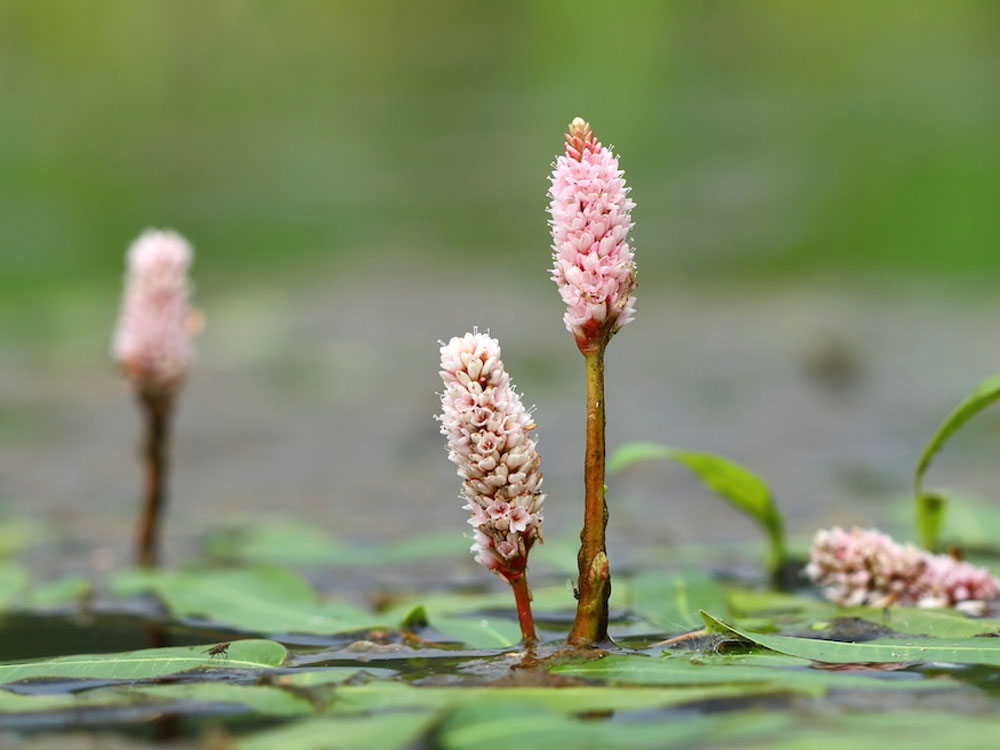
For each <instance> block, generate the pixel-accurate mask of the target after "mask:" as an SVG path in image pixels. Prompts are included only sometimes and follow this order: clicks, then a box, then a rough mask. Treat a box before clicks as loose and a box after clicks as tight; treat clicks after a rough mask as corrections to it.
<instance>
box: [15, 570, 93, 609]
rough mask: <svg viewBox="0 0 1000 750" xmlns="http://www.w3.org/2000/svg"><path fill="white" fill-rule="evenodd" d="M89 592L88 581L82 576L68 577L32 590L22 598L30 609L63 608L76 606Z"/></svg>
mask: <svg viewBox="0 0 1000 750" xmlns="http://www.w3.org/2000/svg"><path fill="white" fill-rule="evenodd" d="M90 591H91V586H90V580H89V579H87V578H86V577H84V576H69V577H67V578H61V579H59V580H58V581H51V582H50V583H44V584H42V585H40V586H35V587H34V588H32V589H31V590H30V591H29V592H28V594H27V596H26V597H25V598H24V603H25V605H27V606H28V607H31V608H41V609H44V608H46V607H64V606H67V605H71V604H76V603H78V602H79V601H80V600H82V599H84V598H85V597H86V596H87V595H88V594H89V593H90Z"/></svg>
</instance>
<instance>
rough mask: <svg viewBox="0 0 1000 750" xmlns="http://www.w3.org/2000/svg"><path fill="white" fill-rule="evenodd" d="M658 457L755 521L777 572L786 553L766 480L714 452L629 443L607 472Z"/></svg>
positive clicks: (770, 567) (613, 456)
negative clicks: (685, 471)
mask: <svg viewBox="0 0 1000 750" xmlns="http://www.w3.org/2000/svg"><path fill="white" fill-rule="evenodd" d="M658 458H669V459H671V460H673V461H677V462H678V463H680V464H683V465H684V466H686V467H687V468H688V469H690V470H691V472H692V473H694V474H695V476H697V477H698V478H699V479H701V480H702V481H703V482H704V483H705V485H706V486H707V487H708V488H709V489H710V490H712V491H713V492H715V493H716V494H717V495H719V496H720V497H722V498H723V499H725V500H728V501H729V502H730V503H731V504H732V505H733V506H734V507H736V508H737V509H739V510H741V511H742V512H743V513H745V514H746V515H748V516H749V517H750V518H752V519H753V520H754V521H756V522H757V524H758V525H760V527H761V528H762V529H763V530H764V532H765V534H766V535H767V539H768V543H769V545H770V551H769V555H768V563H767V565H768V570H769V571H770V572H771V573H776V572H777V571H778V570H779V569H780V568H781V567H782V565H784V563H785V560H786V557H787V554H786V546H785V531H784V523H783V521H782V518H781V513H780V512H779V511H778V508H777V506H776V505H775V503H774V500H773V498H772V497H771V490H770V488H769V487H768V486H767V484H766V483H765V482H764V480H763V479H761V478H760V477H759V476H757V475H756V474H754V473H753V472H752V471H750V470H749V469H747V468H746V467H744V466H741V465H739V464H737V463H734V462H732V461H730V460H728V459H725V458H722V457H721V456H716V455H713V454H711V453H692V452H689V451H682V450H678V449H677V448H672V447H670V446H668V445H660V444H659V443H626V444H625V445H623V446H621V447H619V448H618V449H617V450H616V451H615V452H614V453H612V454H611V457H610V458H609V459H608V473H614V472H617V471H621V470H622V469H624V468H626V467H627V466H631V465H633V464H635V463H638V462H640V461H648V460H651V459H658Z"/></svg>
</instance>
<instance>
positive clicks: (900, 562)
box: [806, 527, 1000, 611]
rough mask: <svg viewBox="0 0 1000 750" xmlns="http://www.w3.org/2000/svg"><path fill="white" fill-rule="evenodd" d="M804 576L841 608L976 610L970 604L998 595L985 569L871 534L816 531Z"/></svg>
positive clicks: (994, 581)
mask: <svg viewBox="0 0 1000 750" xmlns="http://www.w3.org/2000/svg"><path fill="white" fill-rule="evenodd" d="M806 573H807V574H808V575H809V577H810V578H811V579H812V580H813V581H814V582H815V583H817V584H818V585H820V586H823V587H824V590H825V593H826V596H827V598H829V599H831V600H833V601H834V602H836V603H837V604H840V605H842V606H845V607H857V606H862V605H866V606H871V607H881V606H886V605H889V604H901V605H904V606H918V607H936V608H944V607H958V608H960V609H968V610H970V611H977V610H978V609H979V607H977V606H974V605H977V604H984V603H985V602H988V601H991V600H993V599H996V598H997V597H998V596H1000V581H998V580H997V579H996V578H995V577H994V576H993V575H992V574H991V573H990V572H989V571H988V570H986V569H985V568H977V567H975V566H974V565H970V564H969V563H967V562H963V561H961V560H956V559H955V558H953V557H951V556H950V555H932V554H930V553H929V552H925V551H923V550H920V549H917V548H916V547H914V546H913V545H912V544H905V545H903V544H898V543H896V542H894V541H893V540H892V539H891V538H890V537H889V536H887V535H886V534H882V533H880V532H878V531H876V530H875V529H857V528H855V529H851V530H850V531H845V530H844V529H841V528H839V527H834V528H832V529H824V530H821V531H819V532H817V534H816V538H815V539H814V540H813V546H812V551H811V554H810V559H809V565H808V566H806ZM970 605H973V606H970Z"/></svg>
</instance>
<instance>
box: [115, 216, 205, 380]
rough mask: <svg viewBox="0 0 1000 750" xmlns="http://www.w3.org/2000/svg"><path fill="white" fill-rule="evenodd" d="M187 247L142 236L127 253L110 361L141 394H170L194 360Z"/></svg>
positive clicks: (163, 236) (172, 235)
mask: <svg viewBox="0 0 1000 750" xmlns="http://www.w3.org/2000/svg"><path fill="white" fill-rule="evenodd" d="M192 256H193V253H192V250H191V246H190V245H189V244H188V243H187V241H186V240H185V239H184V238H183V237H181V236H180V235H179V234H177V233H176V232H172V231H170V230H164V231H159V230H154V229H149V230H146V231H145V232H144V233H143V234H142V235H141V236H140V237H139V238H138V239H137V240H136V241H135V242H133V243H132V245H131V247H130V248H129V250H128V255H127V261H126V265H127V268H126V272H125V290H124V294H123V297H122V306H121V314H120V317H119V320H118V328H117V330H116V332H115V337H114V343H113V346H112V349H113V354H114V357H115V361H117V362H118V364H119V365H120V366H121V368H122V370H123V371H124V372H125V374H126V376H127V377H128V378H129V379H131V380H132V381H133V382H134V383H135V384H136V386H137V387H138V388H139V389H140V390H141V391H143V392H146V393H172V392H173V391H175V390H176V389H177V387H178V385H179V384H180V382H181V381H182V380H183V378H184V375H185V373H186V372H187V369H188V366H189V365H190V363H191V360H192V357H193V354H194V345H193V341H192V339H193V330H192V328H193V323H192V321H193V313H192V310H191V307H190V297H191V285H190V282H189V281H188V277H187V272H188V268H189V267H190V265H191V261H192Z"/></svg>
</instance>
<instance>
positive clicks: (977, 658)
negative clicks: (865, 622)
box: [704, 613, 1000, 667]
mask: <svg viewBox="0 0 1000 750" xmlns="http://www.w3.org/2000/svg"><path fill="white" fill-rule="evenodd" d="M704 617H705V621H706V623H708V624H710V625H711V626H712V627H717V628H720V629H723V630H725V631H728V632H729V633H731V634H733V635H736V636H738V637H740V638H742V639H743V640H746V641H750V642H751V643H756V644H757V645H759V646H763V647H764V648H769V649H771V650H772V651H777V652H778V653H780V654H788V655H789V656H799V657H802V658H803V659H811V660H812V661H818V662H825V663H828V664H872V663H874V664H890V663H897V664H898V663H908V662H920V663H926V662H947V663H952V664H982V665H985V666H991V667H997V666H1000V642H998V641H1000V639H996V638H925V639H903V638H881V639H877V640H872V641H863V642H861V643H846V642H842V641H824V640H818V639H814V638H793V637H790V636H784V635H765V634H763V633H751V632H749V631H745V630H741V629H737V628H734V627H733V626H731V625H727V624H726V623H725V622H723V621H722V620H719V619H718V618H716V617H712V616H711V615H709V614H707V613H704Z"/></svg>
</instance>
